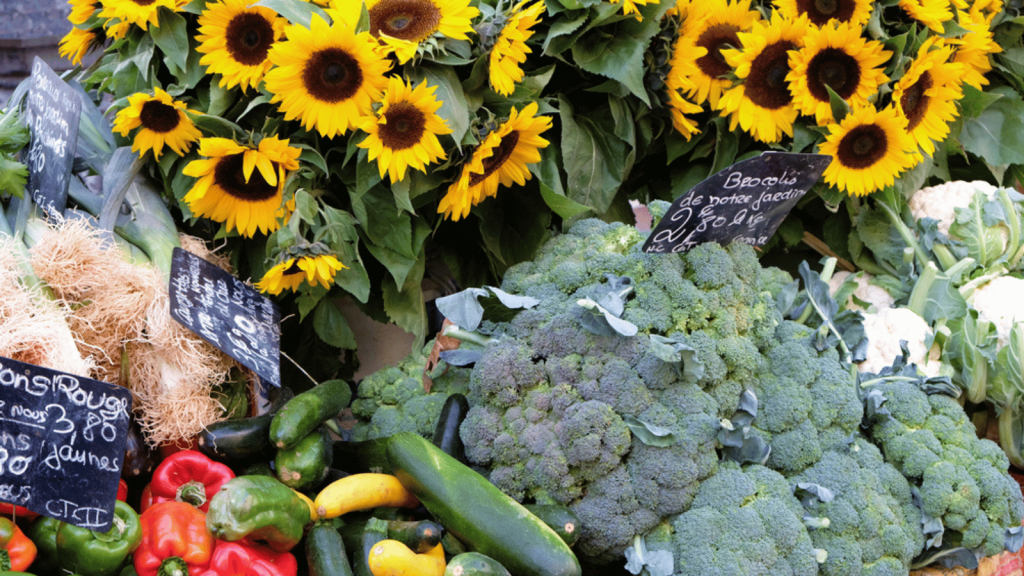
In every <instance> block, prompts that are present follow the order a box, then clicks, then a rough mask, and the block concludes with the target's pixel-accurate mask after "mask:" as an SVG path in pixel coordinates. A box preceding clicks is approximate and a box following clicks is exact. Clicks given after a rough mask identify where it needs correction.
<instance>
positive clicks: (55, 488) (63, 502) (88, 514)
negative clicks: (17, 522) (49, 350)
mask: <svg viewBox="0 0 1024 576" xmlns="http://www.w3.org/2000/svg"><path fill="white" fill-rule="evenodd" d="M131 409H132V393H131V392H130V391H128V389H127V388H122V387H121V386H114V385H113V384H107V383H106V382H100V381H98V380H92V379H90V378H84V377H82V376H74V375H72V374H67V373H65V372H58V371H57V370H51V369H49V368H43V367H42V366H34V365H32V364H25V363H24V362H18V361H17V360H11V359H9V358H3V357H0V501H3V502H9V503H11V504H16V505H18V506H24V507H25V508H28V509H29V510H31V511H33V512H38V513H39V514H43V515H46V516H52V517H53V518H56V519H58V520H62V521H64V522H67V523H68V524H74V525H75V526H81V527H83V528H89V529H91V530H97V531H99V532H106V531H107V530H110V527H111V525H112V524H113V521H114V502H115V500H116V499H117V483H118V480H119V479H120V478H121V465H122V463H123V459H124V443H125V439H126V438H127V436H128V414H129V413H130V412H131Z"/></svg>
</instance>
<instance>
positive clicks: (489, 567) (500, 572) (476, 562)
mask: <svg viewBox="0 0 1024 576" xmlns="http://www.w3.org/2000/svg"><path fill="white" fill-rule="evenodd" d="M444 576H512V575H511V574H509V573H508V570H506V569H505V567H504V566H502V565H501V562H498V561H497V560H495V559H494V558H491V557H490V556H484V555H483V554H481V553H479V552H466V553H464V554H458V555H456V556H452V559H451V560H449V561H448V565H447V566H446V567H445V569H444Z"/></svg>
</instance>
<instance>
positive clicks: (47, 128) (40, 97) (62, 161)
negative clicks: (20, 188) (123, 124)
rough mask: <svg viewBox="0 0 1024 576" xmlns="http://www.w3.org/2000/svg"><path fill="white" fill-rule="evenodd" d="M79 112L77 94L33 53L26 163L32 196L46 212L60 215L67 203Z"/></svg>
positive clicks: (79, 102) (76, 143)
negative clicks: (29, 131) (28, 140)
mask: <svg viewBox="0 0 1024 576" xmlns="http://www.w3.org/2000/svg"><path fill="white" fill-rule="evenodd" d="M81 115H82V101H81V100H79V98H78V93H76V92H75V90H74V89H73V88H71V86H68V85H67V83H66V82H64V81H63V80H61V78H60V76H57V74H55V73H54V71H53V70H51V69H50V67H49V66H47V65H46V62H43V61H42V60H41V59H40V58H39V57H38V56H36V57H35V60H34V61H33V62H32V81H31V84H30V85H29V89H28V125H29V128H30V130H31V133H32V141H31V143H30V144H29V147H28V158H27V159H26V163H27V164H28V169H29V173H28V189H29V190H30V191H31V193H32V199H33V200H35V202H36V204H38V205H39V206H41V207H42V208H43V210H44V211H45V212H46V213H47V215H50V214H63V213H64V208H65V206H66V205H67V202H68V184H69V183H70V182H71V166H72V164H74V162H75V149H76V147H77V146H78V119H79V117H80V116H81Z"/></svg>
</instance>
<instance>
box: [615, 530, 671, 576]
mask: <svg viewBox="0 0 1024 576" xmlns="http://www.w3.org/2000/svg"><path fill="white" fill-rule="evenodd" d="M674 564H675V559H674V558H673V557H672V553H671V552H669V551H668V550H656V551H654V552H650V551H648V550H647V544H646V543H645V542H644V539H643V537H641V536H637V537H635V538H634V539H633V546H631V547H629V548H627V549H626V570H627V571H629V573H630V574H639V573H640V572H642V571H643V569H644V568H645V567H646V568H647V573H648V574H649V575H650V576H672V573H673V572H674V571H675V570H674Z"/></svg>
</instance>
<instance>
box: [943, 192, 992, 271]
mask: <svg viewBox="0 0 1024 576" xmlns="http://www.w3.org/2000/svg"><path fill="white" fill-rule="evenodd" d="M1000 216H1003V217H1002V218H1000ZM1002 220H1005V215H1004V214H1003V210H1002V207H1001V206H999V203H998V202H989V200H988V197H987V196H986V195H985V193H984V192H982V191H980V190H976V191H975V192H974V198H973V199H972V200H971V204H970V206H968V207H967V208H961V207H957V208H956V218H955V219H954V220H953V223H952V224H951V225H950V226H949V233H950V235H951V236H956V237H957V238H959V239H960V240H961V241H962V242H963V243H964V244H965V245H966V246H967V255H968V256H970V257H971V258H974V259H975V260H976V261H977V262H978V264H980V265H981V266H982V267H986V266H988V265H989V264H991V263H993V262H995V261H996V260H997V259H999V257H1000V256H1001V255H1002V253H1003V250H1004V248H1003V242H1002V238H1001V234H1000V233H999V226H998V225H999V223H1000V222H1001V221H1002Z"/></svg>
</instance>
